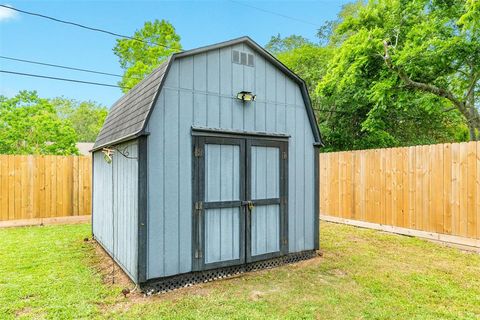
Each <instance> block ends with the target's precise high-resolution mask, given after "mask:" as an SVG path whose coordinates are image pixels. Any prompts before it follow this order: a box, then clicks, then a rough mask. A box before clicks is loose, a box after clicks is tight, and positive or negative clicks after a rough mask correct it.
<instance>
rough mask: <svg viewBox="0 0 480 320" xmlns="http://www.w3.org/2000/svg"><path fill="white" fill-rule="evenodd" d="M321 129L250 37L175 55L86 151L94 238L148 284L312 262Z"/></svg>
mask: <svg viewBox="0 0 480 320" xmlns="http://www.w3.org/2000/svg"><path fill="white" fill-rule="evenodd" d="M320 145H321V137H320V132H319V129H318V126H317V122H316V120H315V115H314V113H313V110H312V107H311V104H310V98H309V95H308V92H307V89H306V86H305V83H304V81H303V80H302V79H300V78H299V77H298V76H297V75H295V74H294V73H293V72H292V71H290V70H289V69H288V68H287V67H285V66H284V65H283V64H282V63H280V62H279V61H278V60H277V59H275V58H274V57H273V56H272V55H270V54H269V53H268V52H267V51H266V50H264V49H263V48H262V47H260V46H259V45H258V44H256V43H255V42H254V41H252V40H251V39H250V38H248V37H242V38H239V39H234V40H231V41H227V42H222V43H219V44H215V45H211V46H207V47H202V48H199V49H194V50H189V51H184V52H180V53H176V54H173V55H172V56H171V57H169V58H168V60H167V61H166V62H165V63H163V64H162V65H161V66H160V67H159V68H157V69H156V70H154V71H153V72H152V73H151V74H150V75H149V76H148V77H146V78H145V79H144V80H143V81H141V82H140V83H139V84H137V85H136V86H135V87H134V88H132V89H131V90H130V91H129V92H128V93H127V94H126V95H125V96H123V97H122V98H121V99H120V100H118V101H117V102H116V103H115V104H114V105H113V107H112V108H111V110H110V113H109V115H108V116H107V119H106V121H105V124H104V126H103V128H102V130H101V132H100V134H99V135H98V138H97V140H96V142H95V145H94V148H93V227H92V228H93V235H94V237H95V239H96V240H97V241H98V243H100V244H101V245H102V246H103V248H104V249H105V250H106V251H107V252H108V253H109V254H110V255H111V256H112V257H113V258H114V259H115V261H116V262H117V263H118V265H119V266H120V267H121V268H122V269H123V270H124V271H125V272H126V273H127V274H128V275H129V276H130V277H131V279H132V280H133V281H134V282H135V283H138V284H140V286H141V287H142V288H143V289H144V290H147V291H151V290H153V291H163V290H168V289H171V288H174V287H179V286H185V285H188V284H191V283H195V282H198V281H206V280H209V279H213V278H218V277H224V276H228V275H231V274H236V273H239V272H244V271H248V270H252V269H258V268H264V267H271V266H276V265H280V264H283V263H288V262H292V261H298V260H301V259H306V258H309V257H312V256H313V255H314V253H315V250H316V249H318V248H319V220H318V205H319V202H318V194H319V192H318V186H319V183H318V148H319V146H320Z"/></svg>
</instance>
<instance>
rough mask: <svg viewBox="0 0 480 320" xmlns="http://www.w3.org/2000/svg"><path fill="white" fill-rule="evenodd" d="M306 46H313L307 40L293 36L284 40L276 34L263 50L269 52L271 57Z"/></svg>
mask: <svg viewBox="0 0 480 320" xmlns="http://www.w3.org/2000/svg"><path fill="white" fill-rule="evenodd" d="M306 45H313V43H312V42H311V41H310V40H308V39H307V38H304V37H302V36H298V35H295V34H293V35H291V36H288V37H285V38H282V36H281V35H280V34H277V35H276V36H272V37H271V38H270V41H269V42H268V43H267V44H266V45H265V49H267V50H268V51H270V53H272V54H273V55H277V54H279V53H281V52H285V51H291V50H294V49H297V48H301V47H303V46H306Z"/></svg>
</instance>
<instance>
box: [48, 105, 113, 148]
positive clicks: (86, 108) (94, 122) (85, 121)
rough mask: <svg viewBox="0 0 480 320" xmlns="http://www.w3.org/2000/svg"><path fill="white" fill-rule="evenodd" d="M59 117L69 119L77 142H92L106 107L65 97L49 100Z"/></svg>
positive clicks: (106, 110)
mask: <svg viewBox="0 0 480 320" xmlns="http://www.w3.org/2000/svg"><path fill="white" fill-rule="evenodd" d="M51 103H52V104H53V105H54V106H55V109H56V110H57V114H58V115H59V117H60V118H61V119H66V120H68V121H70V123H71V124H72V126H73V129H74V130H75V132H76V134H77V137H78V141H79V142H94V141H95V139H96V138H97V135H98V133H99V132H100V129H101V128H102V125H103V123H104V122H105V118H106V117H107V114H108V109H107V108H106V107H105V106H102V105H99V104H97V103H95V102H93V101H76V100H72V99H67V98H55V99H52V100H51Z"/></svg>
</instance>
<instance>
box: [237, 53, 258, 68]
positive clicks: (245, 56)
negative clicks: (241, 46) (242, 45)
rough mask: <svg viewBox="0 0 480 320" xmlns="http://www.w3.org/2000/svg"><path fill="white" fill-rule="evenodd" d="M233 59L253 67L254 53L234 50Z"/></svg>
mask: <svg viewBox="0 0 480 320" xmlns="http://www.w3.org/2000/svg"><path fill="white" fill-rule="evenodd" d="M232 60H233V62H234V63H238V64H243V65H244V66H249V67H253V66H254V60H253V54H251V53H246V52H242V51H238V50H232Z"/></svg>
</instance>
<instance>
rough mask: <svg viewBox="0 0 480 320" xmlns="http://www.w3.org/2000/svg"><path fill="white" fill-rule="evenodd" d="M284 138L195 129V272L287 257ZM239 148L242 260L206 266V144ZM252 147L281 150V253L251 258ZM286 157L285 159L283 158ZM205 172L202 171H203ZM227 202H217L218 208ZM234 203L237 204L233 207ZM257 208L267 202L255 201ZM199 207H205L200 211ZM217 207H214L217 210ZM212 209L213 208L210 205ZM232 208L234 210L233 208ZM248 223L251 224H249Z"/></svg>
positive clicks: (193, 195) (193, 205)
mask: <svg viewBox="0 0 480 320" xmlns="http://www.w3.org/2000/svg"><path fill="white" fill-rule="evenodd" d="M289 138H290V136H289V135H284V134H269V133H256V132H246V131H224V130H220V129H208V128H195V127H192V271H201V270H208V269H214V268H221V267H226V266H232V265H242V264H245V263H249V262H254V261H258V260H264V259H268V258H273V257H277V256H281V255H284V254H287V253H288V200H287V199H288V142H289V141H288V140H289ZM208 143H212V144H227V145H228V144H230V145H232V144H235V145H240V162H239V166H240V177H241V179H240V186H239V187H240V199H241V200H240V201H227V202H228V204H235V205H236V204H238V203H237V202H239V203H240V225H239V226H240V232H239V234H240V243H239V246H240V259H236V260H230V261H221V262H215V263H209V264H206V263H205V254H204V250H205V248H204V243H205V234H204V230H205V219H204V217H205V209H206V207H205V205H203V203H204V200H205V183H204V182H205V180H204V179H205V177H204V175H205V154H204V152H205V144H208ZM251 146H273V147H279V148H280V176H279V177H280V190H279V192H280V195H279V196H280V233H279V234H280V251H279V252H275V253H267V254H263V255H259V256H255V257H251V255H250V253H251V229H250V225H251V223H250V212H249V211H250V210H249V209H247V205H246V203H247V202H248V201H246V200H248V197H249V196H250V195H251V173H250V167H251V157H250V150H251V149H250V148H251ZM284 157H285V158H284ZM201 168H203V170H202V169H201ZM227 202H223V201H222V202H218V203H217V204H218V205H219V206H221V205H227ZM234 202H235V203H234ZM252 202H253V203H254V204H255V203H258V204H268V203H267V202H268V201H265V200H257V201H255V200H253V201H252ZM198 203H202V205H201V206H200V207H198V206H197V204H198ZM276 203H278V201H277V202H276ZM217 204H213V205H214V207H215V205H217ZM207 207H208V208H213V207H212V204H207ZM232 207H233V206H232ZM247 222H248V223H247ZM247 248H248V251H247Z"/></svg>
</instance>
